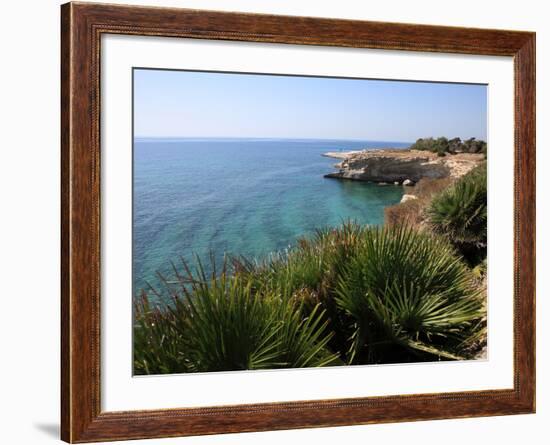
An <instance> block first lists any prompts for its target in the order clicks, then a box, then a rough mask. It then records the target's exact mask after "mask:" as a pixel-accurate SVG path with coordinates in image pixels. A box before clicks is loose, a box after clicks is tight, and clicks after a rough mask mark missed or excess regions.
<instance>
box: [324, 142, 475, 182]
mask: <svg viewBox="0 0 550 445" xmlns="http://www.w3.org/2000/svg"><path fill="white" fill-rule="evenodd" d="M325 155H327V156H329V155H332V157H336V156H334V154H333V153H326V154H325ZM338 158H339V159H343V160H342V161H341V162H339V163H338V164H336V165H335V167H336V168H338V169H339V171H338V172H334V173H329V174H327V175H325V176H326V177H329V178H340V179H352V180H356V181H369V182H378V183H380V182H387V183H390V184H392V183H395V182H399V183H402V184H403V185H414V183H415V182H418V181H419V180H420V179H422V178H433V179H435V178H446V177H449V176H450V177H453V178H458V177H460V176H462V175H464V174H466V173H468V172H469V171H470V170H471V169H472V168H474V167H475V166H476V165H479V163H480V162H482V161H483V159H484V155H483V154H473V153H462V154H456V155H447V156H443V157H439V156H437V154H436V153H432V152H429V151H419V150H408V149H405V150H403V149H380V150H364V151H360V152H351V153H346V154H345V155H344V156H342V155H341V154H339V156H338ZM407 180H408V181H411V182H412V184H408V183H406V182H407Z"/></svg>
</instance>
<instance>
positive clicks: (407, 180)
mask: <svg viewBox="0 0 550 445" xmlns="http://www.w3.org/2000/svg"><path fill="white" fill-rule="evenodd" d="M403 185H408V186H411V185H414V182H412V181H411V180H410V179H405V180H404V181H403Z"/></svg>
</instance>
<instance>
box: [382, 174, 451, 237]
mask: <svg viewBox="0 0 550 445" xmlns="http://www.w3.org/2000/svg"><path fill="white" fill-rule="evenodd" d="M453 182H454V181H453V179H451V178H442V179H428V178H423V179H421V180H420V181H418V182H417V184H416V185H415V186H414V187H406V194H407V195H413V196H415V197H416V199H412V200H410V201H406V202H403V203H399V204H396V205H393V206H390V207H386V209H385V210H384V222H385V224H387V225H388V226H390V227H393V226H397V225H401V224H407V225H409V226H412V227H415V228H417V229H423V228H424V226H425V222H426V215H425V210H426V208H427V207H428V205H429V203H430V201H431V200H432V198H433V196H434V195H436V194H437V193H439V192H441V191H442V190H444V189H446V188H447V187H449V186H450V185H451V184H452V183H453Z"/></svg>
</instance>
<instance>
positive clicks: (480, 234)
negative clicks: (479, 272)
mask: <svg viewBox="0 0 550 445" xmlns="http://www.w3.org/2000/svg"><path fill="white" fill-rule="evenodd" d="M427 213H428V217H429V222H430V225H431V227H432V229H433V230H434V232H436V233H440V234H442V235H444V236H446V237H447V238H448V239H449V240H450V241H451V243H452V244H454V246H455V247H456V248H458V249H459V251H460V252H461V253H462V254H463V255H464V257H465V258H466V259H468V260H469V261H470V262H473V263H477V262H479V261H480V260H482V259H483V257H484V256H485V255H486V250H487V169H486V166H485V165H482V166H479V167H477V168H475V169H474V170H472V171H471V172H470V173H468V174H466V175H465V176H463V177H462V178H460V179H459V180H458V181H457V182H456V183H455V184H454V185H453V186H451V187H449V188H448V189H446V190H444V191H443V192H441V193H440V194H438V195H436V196H435V197H434V199H433V200H432V202H431V204H430V206H429V208H428V212H427Z"/></svg>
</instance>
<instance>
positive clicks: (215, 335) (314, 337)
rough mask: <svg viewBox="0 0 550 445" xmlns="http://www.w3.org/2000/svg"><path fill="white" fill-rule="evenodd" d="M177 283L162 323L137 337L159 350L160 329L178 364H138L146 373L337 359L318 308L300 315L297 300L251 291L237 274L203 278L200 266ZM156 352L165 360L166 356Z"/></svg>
mask: <svg viewBox="0 0 550 445" xmlns="http://www.w3.org/2000/svg"><path fill="white" fill-rule="evenodd" d="M178 280H179V282H180V283H181V285H182V286H181V289H182V290H181V294H180V295H176V296H175V297H174V301H173V305H172V306H169V307H168V308H167V311H165V313H164V314H165V317H164V319H162V320H159V319H157V320H156V324H154V325H151V324H149V325H148V326H144V325H143V322H142V323H141V325H139V326H138V327H137V330H138V332H139V331H140V330H141V332H139V333H138V338H142V337H150V338H151V340H150V342H151V343H150V345H151V346H154V347H158V346H159V342H156V341H154V340H155V339H156V338H158V337H159V335H157V334H156V332H157V331H158V330H160V329H164V342H165V343H166V344H169V345H170V346H171V348H170V349H177V355H176V356H175V358H176V360H175V361H174V360H172V359H171V358H172V355H171V356H170V360H169V363H168V364H166V366H165V368H161V367H158V366H157V367H154V368H153V367H152V366H149V367H144V366H141V365H139V364H138V366H140V368H141V369H143V370H144V371H147V370H151V369H155V370H157V371H158V370H160V371H161V373H166V372H211V371H232V370H244V369H265V368H270V369H271V368H280V367H292V368H301V367H310V366H325V365H327V364H330V363H332V362H334V361H335V360H336V359H337V356H336V355H335V354H333V353H330V352H329V351H327V350H326V348H325V346H326V344H327V343H328V341H329V340H330V338H331V336H332V334H331V333H330V332H326V326H327V322H326V320H323V311H322V310H321V309H320V308H319V307H318V306H315V307H314V308H313V309H312V310H311V311H310V313H309V314H308V316H306V317H302V316H301V308H300V305H301V302H299V301H297V300H293V299H283V298H282V297H281V296H280V295H279V294H277V293H274V292H272V293H268V292H266V293H262V294H260V293H254V292H253V291H252V282H251V281H250V280H244V279H243V278H242V277H241V276H240V275H238V274H237V275H234V276H231V275H229V274H227V273H226V272H225V271H223V272H222V273H221V275H220V276H219V277H212V278H207V277H206V276H205V275H204V273H202V268H201V267H200V266H199V273H198V276H194V275H193V274H191V273H190V272H189V274H188V275H187V276H186V277H185V279H184V278H183V277H182V276H181V275H180V276H178ZM168 284H170V282H168ZM147 304H148V303H146V305H147ZM141 313H143V311H140V312H138V314H141ZM168 338H170V339H171V340H170V341H169V340H168ZM146 344H147V343H146ZM140 345H143V341H140ZM160 346H162V345H160ZM159 352H160V353H161V354H162V356H163V357H164V355H165V352H164V351H159ZM141 362H143V359H141Z"/></svg>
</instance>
